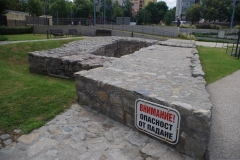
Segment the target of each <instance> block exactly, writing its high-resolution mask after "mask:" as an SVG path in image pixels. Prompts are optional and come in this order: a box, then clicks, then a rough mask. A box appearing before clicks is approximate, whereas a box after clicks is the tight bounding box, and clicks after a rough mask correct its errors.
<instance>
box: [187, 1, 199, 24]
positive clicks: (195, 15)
mask: <svg viewBox="0 0 240 160" xmlns="http://www.w3.org/2000/svg"><path fill="white" fill-rule="evenodd" d="M186 17H187V19H189V20H191V21H192V24H193V22H194V21H199V20H200V18H201V6H200V5H199V4H198V3H197V4H193V5H191V7H190V8H188V9H187V11H186Z"/></svg>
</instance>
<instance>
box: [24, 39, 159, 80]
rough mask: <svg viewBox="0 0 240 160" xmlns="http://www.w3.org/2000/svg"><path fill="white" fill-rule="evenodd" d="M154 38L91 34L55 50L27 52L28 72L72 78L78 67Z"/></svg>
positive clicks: (92, 64) (91, 65)
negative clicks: (93, 35)
mask: <svg viewBox="0 0 240 160" xmlns="http://www.w3.org/2000/svg"><path fill="white" fill-rule="evenodd" d="M156 43H157V41H156V40H145V39H140V38H126V37H92V38H87V39H86V40H81V41H75V42H71V43H69V44H66V45H64V46H63V47H60V48H57V49H51V50H47V51H36V52H31V53H28V61H29V69H30V71H31V72H38V73H43V74H50V75H58V76H64V77H74V76H73V74H74V73H75V72H77V71H81V70H89V69H93V68H97V67H101V66H102V65H103V63H105V62H111V61H112V60H114V59H115V57H121V56H123V55H125V54H131V53H133V52H135V51H137V50H139V49H140V48H143V47H147V46H149V45H152V44H156Z"/></svg>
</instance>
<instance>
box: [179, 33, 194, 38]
mask: <svg viewBox="0 0 240 160" xmlns="http://www.w3.org/2000/svg"><path fill="white" fill-rule="evenodd" d="M178 37H179V38H182V39H188V40H195V36H194V35H192V34H186V33H181V32H180V33H178Z"/></svg>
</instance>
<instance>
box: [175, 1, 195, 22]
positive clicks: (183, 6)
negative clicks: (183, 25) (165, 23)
mask: <svg viewBox="0 0 240 160" xmlns="http://www.w3.org/2000/svg"><path fill="white" fill-rule="evenodd" d="M197 2H199V0H177V4H176V13H175V20H177V18H178V17H179V18H180V19H181V20H182V21H185V20H186V16H185V15H186V11H187V9H188V8H190V6H191V5H192V4H195V3H197Z"/></svg>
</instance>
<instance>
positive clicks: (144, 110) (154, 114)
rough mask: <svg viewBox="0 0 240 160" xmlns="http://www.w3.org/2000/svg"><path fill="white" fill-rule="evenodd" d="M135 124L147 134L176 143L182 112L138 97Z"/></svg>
mask: <svg viewBox="0 0 240 160" xmlns="http://www.w3.org/2000/svg"><path fill="white" fill-rule="evenodd" d="M135 126H136V128H137V129H138V130H140V131H142V132H144V133H146V134H149V135H151V136H154V137H156V138H158V139H161V140H163V141H165V142H167V143H170V144H172V145H174V144H177V143H178V139H179V131H180V114H179V112H178V111H177V110H175V109H173V108H170V107H166V106H163V105H160V104H156V103H153V102H149V101H146V100H143V99H137V100H136V102H135Z"/></svg>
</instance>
